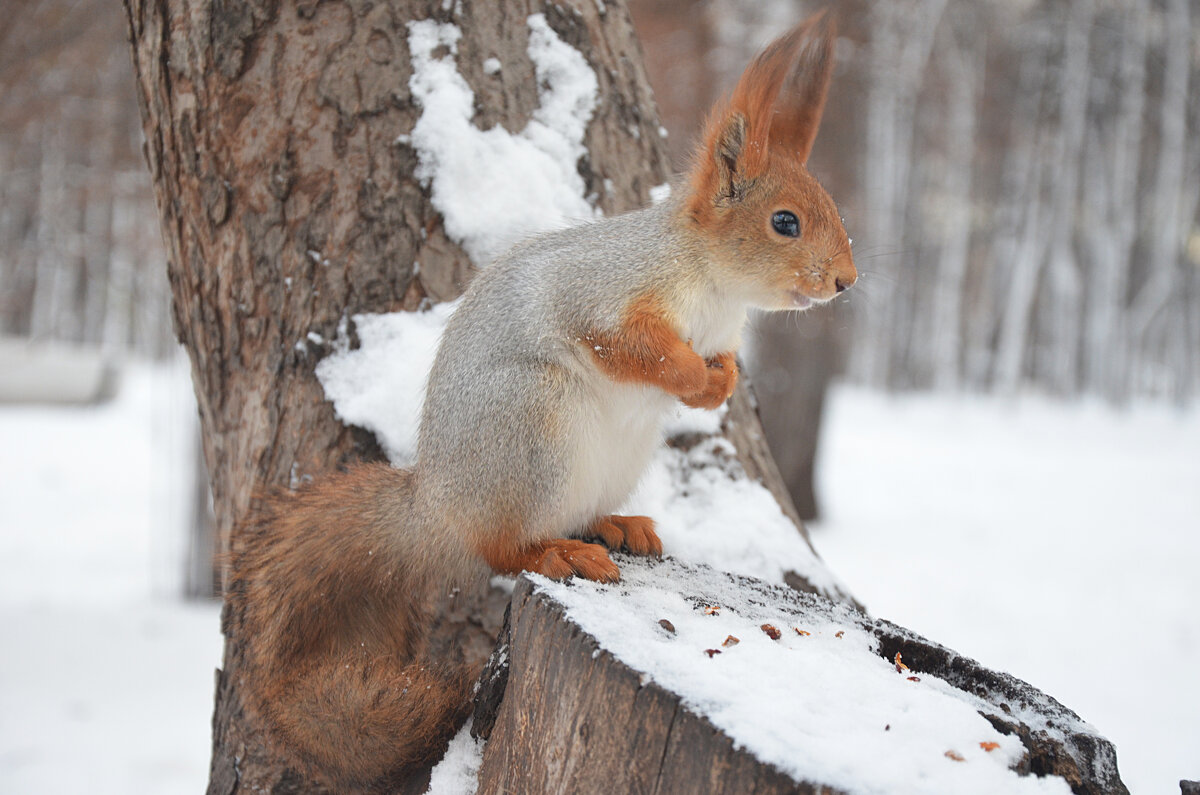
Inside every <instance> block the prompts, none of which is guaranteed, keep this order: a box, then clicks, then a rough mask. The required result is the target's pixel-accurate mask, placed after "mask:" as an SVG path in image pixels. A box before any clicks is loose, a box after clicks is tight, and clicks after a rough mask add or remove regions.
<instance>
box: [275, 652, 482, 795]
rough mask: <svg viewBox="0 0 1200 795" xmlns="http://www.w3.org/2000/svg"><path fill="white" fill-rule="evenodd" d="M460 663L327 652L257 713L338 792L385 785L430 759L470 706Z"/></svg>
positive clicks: (283, 683) (467, 681)
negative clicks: (443, 665) (347, 657)
mask: <svg viewBox="0 0 1200 795" xmlns="http://www.w3.org/2000/svg"><path fill="white" fill-rule="evenodd" d="M470 684H471V683H470V679H469V678H468V677H467V676H466V675H465V674H464V672H463V671H461V670H457V671H456V670H452V669H451V670H447V669H441V670H438V669H435V668H428V667H425V666H423V665H421V664H418V663H411V662H410V663H408V664H404V663H403V662H401V661H400V660H397V659H394V658H380V659H374V660H354V661H349V662H346V661H343V660H341V659H338V658H329V659H328V660H325V661H323V662H318V663H315V664H313V665H311V666H310V667H309V668H308V669H307V670H305V671H303V672H302V673H299V674H297V675H295V676H293V677H290V678H288V679H284V680H281V681H279V682H278V683H277V685H276V688H277V693H276V694H274V697H273V698H270V697H269V698H268V699H266V700H264V701H263V703H261V704H260V705H259V708H260V709H262V710H263V717H264V718H265V719H266V720H267V722H268V724H269V725H270V726H271V727H272V728H273V729H274V730H275V731H276V733H277V734H278V736H279V738H280V739H281V740H282V741H283V742H284V743H286V744H287V746H288V748H289V750H290V751H291V752H292V753H293V755H294V756H295V757H296V758H297V759H299V760H300V761H302V762H303V763H304V765H305V766H306V767H307V768H308V770H310V771H312V772H315V773H317V774H319V775H320V776H321V777H322V778H324V779H326V780H328V781H329V783H331V784H333V785H335V789H336V790H337V791H339V792H344V791H347V790H361V789H366V788H372V789H374V788H379V789H387V783H388V781H389V780H393V779H398V778H401V777H402V776H403V775H404V773H405V772H406V771H408V770H411V769H412V768H413V767H415V766H417V765H421V764H426V763H430V762H434V761H436V759H437V757H438V756H440V755H441V754H442V752H443V751H444V750H445V748H446V744H447V743H448V742H449V741H450V738H451V737H452V736H453V734H454V732H455V731H456V730H457V729H458V727H459V726H460V725H461V724H462V721H463V720H465V719H466V716H467V711H468V709H469V707H470Z"/></svg>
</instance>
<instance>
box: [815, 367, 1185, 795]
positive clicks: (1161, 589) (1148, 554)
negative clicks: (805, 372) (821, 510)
mask: <svg viewBox="0 0 1200 795" xmlns="http://www.w3.org/2000/svg"><path fill="white" fill-rule="evenodd" d="M822 443H823V445H824V457H823V459H822V462H821V464H822V466H821V469H820V485H821V487H822V491H821V494H822V496H823V497H824V502H825V504H824V507H825V511H826V518H825V520H824V521H823V522H822V523H820V524H819V525H817V526H815V527H813V528H812V535H813V543H814V544H815V545H816V547H817V550H818V551H819V552H820V553H821V554H822V555H823V556H824V558H825V560H826V562H827V563H829V565H830V567H831V568H832V569H833V570H834V571H835V572H837V573H838V575H839V576H840V577H841V578H842V579H843V580H844V581H845V582H846V583H848V584H849V585H850V587H851V588H852V589H854V591H855V594H856V595H857V596H858V597H859V599H861V600H862V601H863V602H865V603H866V605H867V607H868V608H869V609H870V610H871V612H872V613H873V614H875V615H878V616H881V617H884V618H888V619H891V620H893V621H895V622H897V623H900V624H903V625H905V626H907V627H909V628H910V629H912V630H914V631H916V632H920V633H922V634H924V635H926V636H927V637H929V638H932V639H934V640H937V641H939V642H940V643H942V644H944V645H946V646H950V647H952V648H954V649H956V650H958V651H960V652H962V653H963V654H967V655H969V656H972V657H975V658H976V659H978V660H980V661H981V662H983V663H985V664H987V665H989V666H991V667H993V668H999V669H1002V670H1005V671H1008V672H1009V673H1011V674H1013V675H1015V676H1017V677H1019V678H1021V679H1024V680H1026V681H1028V682H1030V683H1031V684H1033V685H1035V686H1037V687H1039V688H1040V689H1042V690H1044V691H1046V692H1047V693H1049V694H1050V695H1052V696H1054V697H1055V698H1057V699H1058V700H1059V701H1061V702H1062V703H1064V704H1066V705H1067V706H1068V707H1070V708H1072V709H1073V710H1075V711H1076V712H1078V713H1079V714H1080V715H1081V716H1082V717H1083V718H1084V719H1085V720H1087V721H1089V722H1091V723H1092V725H1094V726H1095V727H1096V728H1097V729H1098V730H1099V731H1100V733H1101V734H1103V735H1104V736H1106V737H1108V738H1109V739H1110V740H1112V741H1113V743H1114V744H1115V745H1116V748H1117V759H1118V762H1119V763H1120V767H1121V772H1122V777H1123V779H1124V781H1125V783H1126V785H1127V786H1128V787H1129V789H1130V791H1131V792H1133V793H1135V795H1137V794H1138V793H1171V792H1176V793H1177V792H1178V791H1179V785H1178V781H1179V779H1181V778H1190V779H1197V778H1200V662H1198V660H1200V569H1198V564H1200V412H1197V411H1195V410H1192V411H1190V412H1187V413H1180V412H1177V411H1174V410H1171V409H1166V408H1161V407H1155V408H1150V407H1142V408H1137V409H1135V410H1133V411H1131V412H1126V413H1118V412H1115V411H1113V410H1111V409H1108V408H1105V407H1103V406H1099V405H1082V406H1081V405H1079V404H1070V405H1064V404H1061V403H1053V402H1049V401H1045V400H1040V399H1030V398H1027V399H1023V400H1018V401H1015V402H1013V401H1001V400H995V399H988V400H980V399H969V400H968V399H954V398H947V397H930V396H912V397H902V398H889V397H884V396H880V395H877V394H873V393H868V392H863V391H858V390H847V389H842V390H838V391H837V392H836V393H835V397H834V400H833V404H832V411H831V413H830V416H829V425H828V426H827V428H826V435H825V437H824V439H823V442H822Z"/></svg>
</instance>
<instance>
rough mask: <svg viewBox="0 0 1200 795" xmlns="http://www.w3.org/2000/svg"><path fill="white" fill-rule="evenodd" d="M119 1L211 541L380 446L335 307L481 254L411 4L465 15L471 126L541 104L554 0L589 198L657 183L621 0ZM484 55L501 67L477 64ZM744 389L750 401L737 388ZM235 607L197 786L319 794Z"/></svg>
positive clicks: (617, 200)
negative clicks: (578, 70)
mask: <svg viewBox="0 0 1200 795" xmlns="http://www.w3.org/2000/svg"><path fill="white" fill-rule="evenodd" d="M125 8H126V12H127V16H128V22H129V30H130V39H131V43H132V47H133V55H134V66H135V76H136V81H137V96H138V102H139V106H140V110H141V114H142V119H143V126H144V132H145V138H146V147H145V154H146V159H147V162H148V165H149V167H150V171H151V175H152V177H153V181H154V187H155V195H156V198H157V201H158V206H159V212H160V216H161V223H162V231H163V236H164V238H165V241H166V244H167V250H168V258H169V264H168V273H169V278H170V283H171V290H172V294H173V319H174V324H175V328H176V331H177V333H178V336H179V340H180V342H182V343H183V345H184V346H185V348H186V349H187V351H188V355H189V356H190V358H191V364H192V377H193V382H194V385H195V392H196V398H197V402H198V404H199V412H200V420H201V426H202V432H203V445H204V457H205V461H206V462H207V465H208V470H209V473H210V477H211V483H212V491H213V508H214V514H215V518H216V524H217V536H218V538H219V544H220V548H221V551H222V552H228V551H230V550H231V549H236V548H237V547H238V545H239V544H240V543H242V539H241V538H240V537H239V535H238V532H237V527H238V521H239V519H240V518H241V517H243V516H245V515H246V514H247V512H248V511H250V510H252V508H253V504H254V499H253V495H254V493H255V492H256V490H258V489H262V488H265V487H270V486H289V485H291V486H294V485H296V484H298V483H300V482H303V481H304V480H306V479H308V478H310V477H313V476H316V475H318V474H319V473H321V472H323V471H328V470H330V469H333V468H335V467H338V466H340V465H343V464H345V463H347V462H350V461H355V460H369V459H378V458H381V457H382V453H381V451H380V448H379V446H378V445H377V444H376V442H375V440H374V438H373V437H372V436H371V435H370V434H368V433H366V432H365V431H362V430H359V429H354V428H349V427H346V426H343V425H342V424H341V423H339V422H338V421H337V419H336V418H335V417H334V414H333V410H332V406H331V404H330V403H328V402H326V401H325V399H324V396H323V394H322V390H321V387H320V385H319V383H318V381H317V380H316V378H315V377H314V372H313V371H314V367H315V365H316V363H317V361H318V360H319V359H320V358H321V357H322V356H323V355H324V354H325V353H326V352H327V347H326V343H325V342H324V341H326V340H332V339H334V338H336V337H337V335H338V333H339V326H341V327H342V328H344V329H346V332H347V333H348V334H349V335H350V338H351V341H352V342H353V340H354V333H355V332H354V328H353V323H352V321H350V318H352V317H353V316H354V315H355V314H358V313H365V312H389V311H396V310H401V309H407V310H411V309H415V308H417V307H418V306H420V305H421V304H422V303H424V302H427V301H435V302H436V301H442V300H447V299H451V298H454V297H456V296H457V295H459V294H460V293H461V292H462V290H463V288H464V286H465V284H466V283H467V281H468V280H469V278H470V276H471V274H472V272H473V266H472V264H471V263H470V262H469V260H468V258H467V256H466V254H465V253H464V251H463V250H462V248H460V246H459V245H457V244H456V243H455V242H453V241H452V240H450V239H449V238H448V237H447V235H446V233H445V231H444V229H443V226H442V219H441V218H440V216H439V215H438V213H437V212H436V211H435V210H434V209H433V207H432V206H431V204H430V197H429V192H428V190H427V188H426V187H425V186H423V185H422V184H421V183H420V182H419V181H418V180H417V179H416V178H415V177H414V176H413V171H414V168H415V166H416V163H417V157H416V153H415V152H414V151H413V150H412V149H411V148H410V147H409V146H408V145H407V144H406V143H404V142H405V141H406V140H407V139H406V138H405V136H406V134H407V133H409V132H410V131H411V130H412V127H413V125H414V124H415V122H416V121H417V119H418V118H419V115H420V109H419V108H418V107H417V106H416V105H415V104H414V103H413V101H412V98H411V96H410V94H409V89H408V83H409V78H410V77H411V74H412V66H411V61H410V55H409V52H408V39H407V28H406V22H407V21H409V20H414V19H427V18H432V19H437V20H439V21H442V22H452V23H454V24H457V25H458V26H459V27H460V28H461V30H462V34H463V37H462V39H461V40H460V41H459V43H458V50H457V66H458V70H459V72H460V73H461V74H462V75H463V77H464V78H465V79H466V80H467V82H468V83H469V84H470V85H471V87H472V88H473V90H474V92H475V97H476V119H475V123H476V125H477V126H479V127H481V128H489V127H491V126H493V125H501V126H503V127H504V128H506V129H508V130H519V129H521V128H522V127H524V125H525V124H526V122H527V121H528V120H529V118H530V116H531V114H532V112H533V110H534V109H535V108H536V107H537V101H538V94H537V85H536V80H535V79H534V70H533V65H532V63H531V62H530V60H529V58H528V56H527V54H526V50H527V44H528V41H527V39H528V29H527V26H526V24H525V20H526V19H527V18H528V17H529V15H531V14H534V13H543V14H545V17H546V20H547V22H548V23H549V25H550V26H551V28H553V29H554V31H555V32H556V33H557V35H558V36H559V37H560V38H561V39H563V40H564V41H566V42H567V43H568V44H570V45H572V46H574V47H575V48H576V49H578V50H579V51H580V52H581V53H582V54H583V55H584V57H585V58H586V59H587V60H588V62H589V64H590V65H591V66H592V68H593V70H594V71H595V73H596V76H597V79H598V81H599V88H600V91H599V99H598V105H597V107H596V109H595V113H594V115H593V119H592V122H591V124H590V126H589V128H588V130H587V133H586V136H585V139H584V143H585V145H586V147H587V150H588V155H587V156H586V157H585V158H581V160H580V162H579V164H578V169H579V172H580V174H581V175H582V177H583V179H584V181H585V183H586V192H585V195H588V196H589V197H590V198H591V200H592V201H593V203H594V204H595V205H596V206H598V207H599V208H601V209H602V210H603V211H604V212H606V213H614V212H620V211H623V210H627V209H631V208H633V207H635V206H638V205H641V204H644V203H645V202H646V201H647V199H648V197H649V189H650V188H651V187H654V186H656V185H658V184H661V183H663V182H665V181H666V176H667V158H666V152H665V146H664V142H663V140H662V137H661V136H660V134H659V125H658V119H657V114H656V111H655V107H654V102H653V99H652V97H651V95H650V90H649V87H648V84H647V82H646V78H645V74H644V72H643V68H642V65H641V55H640V52H639V50H638V44H637V42H636V40H635V38H634V36H633V31H632V27H631V25H630V22H629V18H628V15H627V13H626V10H625V8H624V5H623V4H622V3H620V2H612V0H606V2H592V1H591V0H575V1H574V2H571V3H566V4H564V3H556V2H551V1H550V0H504V1H503V2H497V3H486V4H485V3H476V4H470V3H447V2H443V1H442V0H392V2H386V3H371V2H366V1H365V0H363V1H362V2H359V1H357V0H353V1H352V2H348V3H344V4H339V5H336V6H335V5H328V4H321V3H318V2H315V1H314V0H299V2H297V3H295V4H289V3H284V4H281V3H276V2H271V0H260V1H259V2H249V3H229V2H225V0H164V2H160V3H148V2H145V0H127V2H126V4H125ZM489 58H498V59H499V60H500V61H501V62H502V64H503V69H502V70H501V71H500V72H498V73H494V74H488V73H485V68H484V65H483V64H484V62H485V60H487V59H489ZM514 190H515V191H516V190H519V188H514ZM514 201H519V194H516V193H515V194H514ZM416 262H419V263H420V268H419V269H417V268H415V267H414V263H416ZM314 340H320V341H316V342H314ZM738 399H739V400H742V401H743V402H744V403H746V404H747V405H749V401H750V399H749V397H748V395H747V394H746V393H745V391H742V392H739V396H738ZM727 426H728V431H727V433H728V435H730V436H731V437H732V436H737V435H739V434H740V435H741V436H742V437H743V438H745V439H746V440H748V441H747V442H746V443H745V444H743V445H742V448H741V449H739V454H740V455H741V457H742V460H743V463H744V464H745V465H746V468H747V470H748V471H750V472H752V473H756V474H758V475H759V476H760V477H762V478H765V479H768V480H769V479H770V478H772V477H774V478H775V479H776V482H775V483H773V484H772V486H773V490H774V491H775V493H776V494H777V495H783V494H784V490H783V488H782V486H781V485H780V484H778V482H777V479H778V474H777V473H773V471H772V467H771V466H770V465H769V462H770V457H769V454H767V453H766V450H765V446H764V445H763V443H762V434H761V429H759V428H758V426H757V419H756V416H755V414H754V412H753V410H749V411H744V412H740V413H738V414H737V418H736V419H733V418H731V419H730V421H729V422H728V423H727ZM781 498H782V499H783V500H784V501H786V497H785V496H783V497H781ZM784 509H785V511H789V510H791V509H790V505H786V504H785V505H784ZM793 513H794V511H793ZM800 531H801V532H803V531H802V529H801V530H800ZM505 599H506V597H504V596H503V595H501V594H499V593H498V592H495V591H491V592H487V591H481V592H479V593H472V594H462V595H460V596H459V597H458V598H457V600H455V601H454V602H453V603H450V604H447V605H445V606H444V610H443V612H442V617H441V619H440V623H439V626H438V628H437V629H435V631H434V632H433V633H432V635H433V636H434V637H435V638H436V639H438V640H439V641H440V643H441V645H443V646H444V648H443V649H440V651H441V653H444V654H446V655H448V656H456V657H458V658H459V659H463V658H465V659H466V660H468V661H471V662H476V663H477V664H479V665H482V663H483V661H484V660H485V659H486V657H487V655H488V653H489V652H490V650H491V647H492V642H493V639H494V637H495V632H496V631H497V630H498V628H499V623H500V613H501V611H502V609H503V604H504V601H505ZM226 618H227V620H226V621H225V622H224V626H223V631H224V633H225V635H226V649H225V660H224V665H223V669H222V670H221V671H220V672H219V674H218V678H217V698H216V709H215V715H214V718H213V731H214V747H213V763H212V777H211V780H210V784H209V792H210V793H233V792H239V791H255V792H272V791H274V792H313V791H317V790H316V789H314V788H313V786H312V785H311V784H310V783H308V782H305V781H303V780H301V778H300V777H299V776H298V774H296V773H295V771H292V770H289V769H288V768H287V766H286V764H285V763H284V762H283V761H282V759H281V758H280V757H279V756H278V755H277V754H276V753H275V752H273V751H272V749H271V748H270V747H269V746H268V745H267V743H266V742H265V738H264V735H263V733H262V730H261V727H260V726H258V725H256V724H255V722H254V720H253V718H252V716H250V715H248V714H247V713H244V712H243V711H242V708H241V704H240V700H239V697H238V689H237V682H238V672H239V666H240V665H241V660H242V654H243V648H244V644H245V643H246V640H247V639H246V638H244V637H242V635H241V634H240V628H239V627H238V626H237V625H236V623H235V622H234V621H232V620H229V617H228V615H227V616H226ZM412 786H413V787H418V788H419V787H420V786H421V784H420V776H419V775H418V776H416V777H415V778H414V781H413V783H412Z"/></svg>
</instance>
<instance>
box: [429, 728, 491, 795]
mask: <svg viewBox="0 0 1200 795" xmlns="http://www.w3.org/2000/svg"><path fill="white" fill-rule="evenodd" d="M484 744H485V743H484V742H483V740H476V739H474V738H473V737H471V720H470V719H469V718H468V719H467V722H466V723H465V724H464V725H463V727H462V728H461V729H459V730H458V734H456V735H454V739H452V740H451V741H450V746H449V747H448V748H447V749H446V753H445V755H444V756H443V757H442V761H440V762H438V763H437V764H436V765H434V768H433V771H432V773H431V774H430V776H429V789H427V790H426V795H473V793H474V792H475V790H476V789H477V788H478V785H479V779H478V776H479V766H480V764H482V763H483V746H484Z"/></svg>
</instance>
